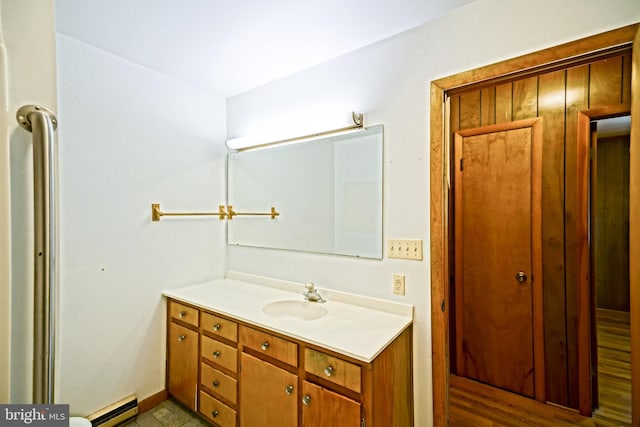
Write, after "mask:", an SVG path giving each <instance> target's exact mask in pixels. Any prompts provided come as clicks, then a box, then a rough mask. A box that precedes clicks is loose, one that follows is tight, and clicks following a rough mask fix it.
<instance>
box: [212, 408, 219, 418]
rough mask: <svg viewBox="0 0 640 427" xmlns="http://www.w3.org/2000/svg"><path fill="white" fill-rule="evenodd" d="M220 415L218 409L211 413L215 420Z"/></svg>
mask: <svg viewBox="0 0 640 427" xmlns="http://www.w3.org/2000/svg"><path fill="white" fill-rule="evenodd" d="M219 413H220V412H218V410H217V409H216V410H215V411H213V412H211V415H212V416H213V418H215V417H217V416H218V414H219Z"/></svg>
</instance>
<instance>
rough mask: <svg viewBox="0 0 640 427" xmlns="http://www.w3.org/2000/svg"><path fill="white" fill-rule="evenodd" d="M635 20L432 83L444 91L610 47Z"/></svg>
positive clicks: (624, 40) (627, 39) (626, 39)
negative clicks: (628, 23)
mask: <svg viewBox="0 0 640 427" xmlns="http://www.w3.org/2000/svg"><path fill="white" fill-rule="evenodd" d="M637 29H638V24H631V25H627V26H626V27H622V28H618V29H615V30H611V31H607V32H605V33H601V34H597V35H594V36H591V37H586V38H583V39H579V40H576V41H573V42H569V43H565V44H562V45H559V46H554V47H550V48H547V49H543V50H540V51H537V52H533V53H529V54H526V55H522V56H518V57H516V58H512V59H507V60H505V61H501V62H497V63H495V64H491V65H486V66H484V67H479V68H476V69H473V70H469V71H464V72H462V73H459V74H456V75H453V76H449V77H444V78H442V79H438V80H435V81H434V83H435V84H436V85H437V86H439V87H441V88H443V89H444V90H446V91H449V90H452V89H457V88H460V87H462V86H466V85H470V84H475V83H479V82H482V81H485V80H492V79H497V78H503V77H505V76H509V75H511V74H514V73H522V72H526V71H530V70H534V69H536V68H539V67H542V66H546V65H551V64H553V63H556V62H561V61H565V60H567V59H570V58H575V57H578V56H582V55H585V54H588V53H593V52H597V51H600V50H606V49H609V48H611V47H615V46H620V45H625V44H628V43H631V42H633V37H634V36H635V34H636V31H637Z"/></svg>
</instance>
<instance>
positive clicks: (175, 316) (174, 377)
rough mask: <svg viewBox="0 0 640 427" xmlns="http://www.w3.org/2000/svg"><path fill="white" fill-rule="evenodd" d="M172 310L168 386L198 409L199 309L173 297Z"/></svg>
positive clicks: (168, 339)
mask: <svg viewBox="0 0 640 427" xmlns="http://www.w3.org/2000/svg"><path fill="white" fill-rule="evenodd" d="M169 313H170V314H169V317H170V318H169V334H168V337H167V347H168V348H167V353H168V383H167V384H168V385H167V389H168V391H169V393H171V395H173V397H175V398H176V400H178V401H180V402H181V403H182V404H184V405H185V406H187V407H188V408H190V409H191V410H193V411H195V410H196V396H197V389H198V330H197V329H196V328H197V326H198V310H195V309H193V308H191V307H188V306H185V305H182V304H179V303H176V302H173V301H171V302H170V303H169Z"/></svg>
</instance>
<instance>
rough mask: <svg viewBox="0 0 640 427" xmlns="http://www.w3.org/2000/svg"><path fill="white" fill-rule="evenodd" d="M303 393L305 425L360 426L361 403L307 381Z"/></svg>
mask: <svg viewBox="0 0 640 427" xmlns="http://www.w3.org/2000/svg"><path fill="white" fill-rule="evenodd" d="M302 395H303V397H302V399H303V401H302V402H303V407H302V425H303V426H304V427H359V426H360V403H358V402H356V401H354V400H351V399H349V398H348V397H345V396H342V395H339V394H337V393H334V392H332V391H329V390H326V389H324V388H322V387H320V386H317V385H315V384H312V383H310V382H307V381H305V382H304V383H303V386H302Z"/></svg>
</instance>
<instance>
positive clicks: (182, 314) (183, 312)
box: [178, 311, 187, 317]
mask: <svg viewBox="0 0 640 427" xmlns="http://www.w3.org/2000/svg"><path fill="white" fill-rule="evenodd" d="M186 315H187V312H186V311H181V312H180V313H178V317H184V316H186Z"/></svg>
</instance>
